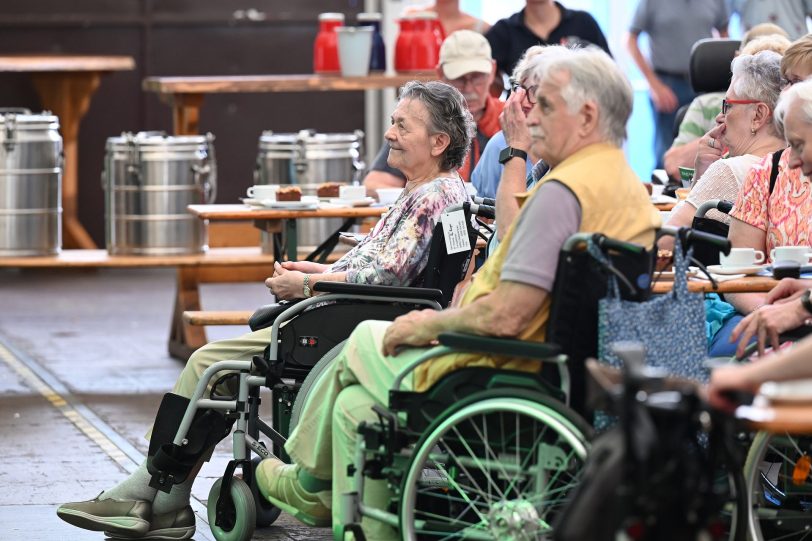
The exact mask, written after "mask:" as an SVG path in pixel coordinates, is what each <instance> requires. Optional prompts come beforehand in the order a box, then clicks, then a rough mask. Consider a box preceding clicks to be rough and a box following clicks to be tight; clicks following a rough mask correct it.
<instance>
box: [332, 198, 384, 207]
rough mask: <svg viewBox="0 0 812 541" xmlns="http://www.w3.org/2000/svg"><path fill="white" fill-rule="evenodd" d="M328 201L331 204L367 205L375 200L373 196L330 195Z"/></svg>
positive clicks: (344, 205) (347, 205) (343, 205)
mask: <svg viewBox="0 0 812 541" xmlns="http://www.w3.org/2000/svg"><path fill="white" fill-rule="evenodd" d="M328 201H329V203H330V204H331V205H341V206H342V207H368V206H370V205H371V204H372V203H374V202H375V198H373V197H364V198H361V199H341V198H340V197H331V198H330V199H328Z"/></svg>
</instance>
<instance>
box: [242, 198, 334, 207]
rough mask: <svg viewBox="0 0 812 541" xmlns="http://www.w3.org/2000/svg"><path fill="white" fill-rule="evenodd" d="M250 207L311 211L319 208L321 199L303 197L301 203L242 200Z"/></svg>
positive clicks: (272, 200)
mask: <svg viewBox="0 0 812 541" xmlns="http://www.w3.org/2000/svg"><path fill="white" fill-rule="evenodd" d="M241 201H242V202H243V203H245V204H246V205H248V206H251V207H255V208H266V209H286V210H311V209H316V208H318V206H319V199H318V198H317V197H315V196H312V195H303V196H302V200H301V201H276V200H275V199H251V198H247V197H246V198H241Z"/></svg>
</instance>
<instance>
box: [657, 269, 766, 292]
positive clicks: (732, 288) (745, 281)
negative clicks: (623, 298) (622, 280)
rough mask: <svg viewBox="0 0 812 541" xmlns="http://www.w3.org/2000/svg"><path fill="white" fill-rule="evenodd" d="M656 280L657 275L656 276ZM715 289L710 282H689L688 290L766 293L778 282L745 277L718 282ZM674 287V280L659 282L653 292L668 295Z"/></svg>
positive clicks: (759, 277) (764, 277)
mask: <svg viewBox="0 0 812 541" xmlns="http://www.w3.org/2000/svg"><path fill="white" fill-rule="evenodd" d="M655 278H656V274H655ZM717 285H718V286H719V287H718V288H716V289H714V288H713V285H712V284H711V283H710V281H708V280H689V281H688V290H689V291H697V292H702V293H766V292H768V291H770V290H771V289H772V288H774V287H775V286H776V285H778V280H776V279H775V278H772V277H770V276H745V277H743V278H736V279H733V280H726V281H724V282H717ZM673 286H674V282H673V280H671V279H669V280H658V281H656V282H654V285H653V286H652V288H651V290H652V292H654V293H668V292H669V291H671V288H672V287H673Z"/></svg>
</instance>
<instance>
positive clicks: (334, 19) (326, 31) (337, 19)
mask: <svg viewBox="0 0 812 541" xmlns="http://www.w3.org/2000/svg"><path fill="white" fill-rule="evenodd" d="M343 25H344V14H343V13H322V14H320V15H319V33H318V34H317V35H316V41H315V42H313V72H314V73H339V72H340V71H341V66H340V65H339V63H338V36H337V35H336V33H335V29H336V28H337V27H339V26H343Z"/></svg>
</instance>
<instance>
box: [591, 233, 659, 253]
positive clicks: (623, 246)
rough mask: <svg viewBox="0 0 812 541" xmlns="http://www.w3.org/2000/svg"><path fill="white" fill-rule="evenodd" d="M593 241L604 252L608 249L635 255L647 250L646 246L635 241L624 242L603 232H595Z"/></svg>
mask: <svg viewBox="0 0 812 541" xmlns="http://www.w3.org/2000/svg"><path fill="white" fill-rule="evenodd" d="M592 242H594V243H595V244H596V245H597V246H598V247H599V248H600V249H601V250H603V251H604V252H605V251H607V250H614V251H616V252H622V253H627V254H633V255H634V254H641V253H643V252H645V251H646V248H645V247H644V246H641V245H639V244H635V243H633V242H624V241H622V240H615V239H612V238H609V237H607V236H606V235H603V234H601V233H595V234H594V235H593V236H592Z"/></svg>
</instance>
